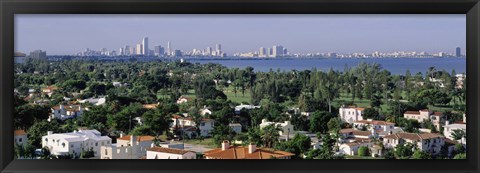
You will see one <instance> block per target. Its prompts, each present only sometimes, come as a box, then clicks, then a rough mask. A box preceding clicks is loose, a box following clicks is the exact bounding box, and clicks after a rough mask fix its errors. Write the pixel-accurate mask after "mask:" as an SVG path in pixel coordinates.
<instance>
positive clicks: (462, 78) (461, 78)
mask: <svg viewBox="0 0 480 173" xmlns="http://www.w3.org/2000/svg"><path fill="white" fill-rule="evenodd" d="M466 77H467V75H465V74H456V75H455V78H456V79H457V80H456V82H455V84H456V85H455V88H459V89H461V88H463V81H465V78H466Z"/></svg>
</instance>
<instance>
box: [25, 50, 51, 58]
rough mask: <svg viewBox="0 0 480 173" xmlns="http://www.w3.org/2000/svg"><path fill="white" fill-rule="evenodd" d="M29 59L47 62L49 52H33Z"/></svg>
mask: <svg viewBox="0 0 480 173" xmlns="http://www.w3.org/2000/svg"><path fill="white" fill-rule="evenodd" d="M28 57H29V58H33V59H42V60H47V52H46V51H42V50H35V51H33V52H30V55H29V56H28Z"/></svg>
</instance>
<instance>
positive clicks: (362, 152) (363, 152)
mask: <svg viewBox="0 0 480 173" xmlns="http://www.w3.org/2000/svg"><path fill="white" fill-rule="evenodd" d="M369 153H370V152H369V149H368V147H366V146H361V147H360V148H358V156H363V157H365V156H368V154H369Z"/></svg>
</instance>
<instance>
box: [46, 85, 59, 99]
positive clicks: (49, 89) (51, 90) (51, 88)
mask: <svg viewBox="0 0 480 173" xmlns="http://www.w3.org/2000/svg"><path fill="white" fill-rule="evenodd" d="M55 90H58V87H56V86H53V85H51V86H48V87H45V88H42V94H43V95H48V97H52V94H53V93H54V92H55Z"/></svg>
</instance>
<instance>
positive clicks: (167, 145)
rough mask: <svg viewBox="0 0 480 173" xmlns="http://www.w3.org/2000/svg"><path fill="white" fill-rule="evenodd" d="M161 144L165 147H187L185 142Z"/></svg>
mask: <svg viewBox="0 0 480 173" xmlns="http://www.w3.org/2000/svg"><path fill="white" fill-rule="evenodd" d="M159 146H160V147H163V148H176V149H182V150H183V149H185V145H184V144H183V143H172V142H160V144H159Z"/></svg>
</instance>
